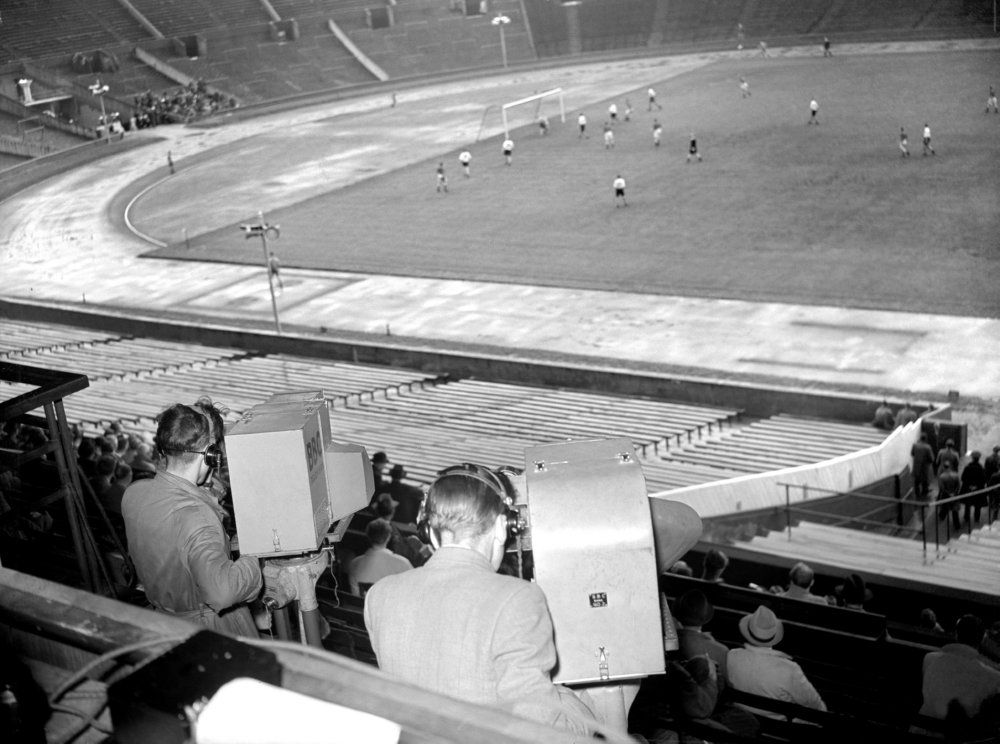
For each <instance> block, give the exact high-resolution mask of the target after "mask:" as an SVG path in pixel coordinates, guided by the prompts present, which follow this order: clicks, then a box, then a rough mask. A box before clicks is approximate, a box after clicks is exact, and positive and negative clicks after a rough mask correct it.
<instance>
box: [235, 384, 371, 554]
mask: <svg viewBox="0 0 1000 744" xmlns="http://www.w3.org/2000/svg"><path fill="white" fill-rule="evenodd" d="M226 455H227V459H228V461H229V477H230V485H231V487H232V493H233V511H234V512H235V515H236V531H237V534H238V535H239V546H240V553H241V554H243V555H257V556H262V557H277V556H285V555H298V554H300V553H307V552H311V551H315V550H318V549H320V548H321V547H323V544H324V540H325V538H326V534H327V532H328V531H329V529H330V525H332V524H333V523H334V522H336V521H338V520H340V519H343V518H344V517H346V516H348V515H350V514H353V513H355V512H357V511H360V510H361V509H364V508H365V507H366V506H368V504H369V503H370V501H371V497H372V494H373V492H374V490H375V482H374V477H373V475H372V468H371V463H370V461H369V459H368V453H367V452H366V450H365V448H364V447H362V446H361V445H358V444H351V443H342V442H335V441H333V437H332V434H331V431H330V412H329V409H328V408H327V403H326V398H325V396H324V395H323V392H322V391H321V390H309V391H292V392H287V393H279V394H276V395H273V396H271V397H270V398H268V400H267V401H265V402H264V403H261V404H260V405H257V406H254V407H253V408H251V409H250V410H249V411H247V412H246V413H245V414H244V415H243V416H242V417H241V418H240V419H239V421H236V422H235V423H234V424H232V425H231V426H230V427H229V431H227V432H226Z"/></svg>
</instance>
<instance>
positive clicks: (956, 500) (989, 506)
mask: <svg viewBox="0 0 1000 744" xmlns="http://www.w3.org/2000/svg"><path fill="white" fill-rule="evenodd" d="M778 485H779V486H781V487H783V488H784V489H785V528H786V530H787V531H788V539H789V541H791V539H792V527H793V520H792V515H793V514H801V515H806V516H815V517H823V518H826V519H835V520H837V521H839V522H840V523H841V524H843V523H848V524H855V525H870V526H875V527H885V526H886V523H885V522H880V521H877V520H872V519H867V518H865V517H858V516H851V515H844V514H834V513H832V512H824V511H821V510H818V509H810V508H807V507H803V506H792V496H791V493H792V489H793V488H798V489H801V490H802V491H803V493H807V492H809V491H822V492H826V493H829V494H836V495H839V496H845V497H847V496H850V497H852V498H853V497H858V498H861V499H867V500H869V501H877V502H882V503H890V504H902V503H910V504H911V505H912V506H913V508H915V509H919V510H920V527H919V528H918V527H910V526H908V525H895V526H894V529H895V530H897V531H901V532H910V533H913V534H914V535H915V534H917V533H919V534H920V537H921V542H922V544H923V551H922V552H923V562H924V564H926V563H927V543H928V536H927V521H928V519H927V516H928V509H932V510H933V512H932V520H933V523H934V550H935V554H936V555H938V556H939V555H940V554H941V545H942V542H941V533H940V525H939V522H940V520H941V519H944V520H945V540H944V545H946V546H947V544H948V543H950V542H951V539H952V522H953V521H960V519H961V518H960V517H957V516H953V513H952V510H955V512H956V514H957V511H958V510H959V508H960V507H959V504H963V503H964V504H966V507H967V508H968V505H969V504H971V502H972V501H974V500H978V499H979V498H983V499H984V501H985V507H984V508H985V509H986V516H987V528H988V529H992V521H993V520H992V519H991V517H992V515H993V514H994V512H995V511H996V510H997V506H996V505H995V504H994V498H991V496H992V495H993V494H996V498H997V499H1000V486H988V487H986V488H981V489H979V490H978V491H969V492H968V493H963V494H957V495H955V496H949V497H948V498H945V499H934V500H933V501H920V500H916V499H914V500H912V501H911V500H909V499H908V497H909V496H910V494H912V493H914V491H913V489H912V488H911V489H910V490H909V491H907V492H906V494H904V495H903V496H902V497H901V498H899V499H896V498H891V497H888V496H880V495H878V494H866V493H848V492H844V491H839V490H835V489H828V488H822V487H818V486H809V485H805V484H798V483H779V484H778ZM980 506H982V504H980ZM957 534H961V529H959V530H957ZM965 534H966V535H967V536H968V537H969V538H970V539H971V537H972V520H971V519H967V520H965ZM950 551H951V549H950V548H949V549H947V550H946V552H950Z"/></svg>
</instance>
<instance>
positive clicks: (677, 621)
mask: <svg viewBox="0 0 1000 744" xmlns="http://www.w3.org/2000/svg"><path fill="white" fill-rule="evenodd" d="M72 437H73V444H74V446H75V448H76V452H77V463H76V464H77V466H78V472H79V474H80V476H81V478H82V479H83V481H85V482H86V483H87V484H88V486H85V488H87V487H89V488H90V489H92V490H93V493H94V494H95V495H96V497H97V499H99V500H100V503H101V504H102V505H103V507H104V510H105V511H106V512H107V514H108V515H109V517H111V519H112V524H120V522H121V513H122V498H123V494H124V492H125V489H126V488H127V487H128V486H129V485H130V484H131V483H132V482H134V481H136V480H141V479H145V478H150V477H152V476H153V475H154V474H156V472H157V469H158V456H157V453H156V452H155V450H154V446H153V442H152V439H151V438H150V437H148V436H143V435H139V434H135V433H129V432H127V431H125V430H124V429H123V427H122V425H121V424H119V423H113V424H111V425H110V426H108V427H107V429H106V430H105V431H104V432H103V433H102V434H100V435H98V436H84V435H83V434H82V433H81V432H80V431H79V430H78V429H76V428H74V429H73V431H72ZM46 443H47V435H46V433H45V431H44V430H42V429H39V428H36V427H33V426H27V425H21V424H17V423H13V422H8V423H7V424H5V425H4V427H3V429H2V431H0V448H3V449H10V450H19V451H22V452H30V451H33V450H37V449H39V448H42V447H44V446H45V445H46ZM978 455H979V453H972V455H971V457H970V459H969V462H968V463H967V464H966V465H965V468H964V469H963V470H962V475H961V476H957V475H956V478H957V480H958V483H959V486H958V488H961V489H974V488H975V487H977V486H978V487H980V488H981V486H982V484H984V483H986V482H989V481H990V479H991V478H995V477H996V474H997V470H998V466H1000V463H998V459H1000V447H996V448H994V451H993V453H992V454H991V455H990V457H988V458H986V461H985V462H983V463H980V459H981V458H980V457H979V456H978ZM960 459H961V458H960V456H959V455H958V453H957V452H956V451H955V449H954V443H953V442H951V441H950V440H949V441H948V442H946V443H945V446H944V447H943V448H942V449H941V450H940V452H938V453H937V454H936V455H935V456H934V459H933V465H934V466H936V467H937V468H938V475H937V479H938V482H939V488H942V489H944V488H945V487H944V486H942V485H941V480H942V479H943V478H944V479H945V480H947V477H949V476H948V475H947V474H949V473H957V465H958V463H959V462H960ZM40 462H41V463H44V458H43V459H42V460H41V461H40ZM928 464H929V465H930V464H931V463H930V462H929V463H928ZM970 468H971V471H970ZM970 472H971V474H970V475H966V474H967V473H970ZM406 475H407V474H406V469H405V467H404V466H403V465H401V464H399V463H391V462H390V460H389V458H388V456H387V455H386V454H385V453H384V452H376V453H375V454H374V455H373V457H372V477H373V482H374V484H375V490H374V496H373V498H372V501H371V504H370V506H369V507H368V508H367V509H366V510H365V511H364V512H363V514H364V515H365V517H366V518H367V524H366V525H365V527H364V530H365V535H366V538H367V540H368V543H369V547H368V549H367V550H365V551H364V552H363V553H361V554H360V555H357V556H356V557H352V558H351V559H349V560H347V561H346V562H345V565H342V567H341V568H342V570H343V575H344V577H345V578H346V581H344V582H343V584H342V585H344V586H345V589H346V588H349V591H350V592H351V593H352V594H354V595H355V596H357V597H359V598H360V597H364V595H365V593H366V591H367V590H368V589H369V588H370V587H371V586H372V585H373V584H374V583H376V582H378V581H379V580H381V579H382V578H385V577H387V576H391V575H394V574H398V573H402V572H404V571H409V570H412V569H413V568H416V567H419V566H421V565H423V564H424V563H425V562H426V561H427V560H428V559H429V558H430V557H431V555H432V550H431V548H430V547H429V546H428V545H427V544H426V543H425V541H424V540H422V539H421V538H420V537H419V535H418V522H419V519H420V511H421V507H422V501H423V498H424V495H423V491H422V490H421V489H420V488H417V487H416V486H413V485H411V484H409V483H407V482H406ZM20 478H28V479H30V480H32V481H33V482H35V483H36V484H46V485H50V486H57V485H58V483H57V482H55V481H53V480H52V479H53V473H52V468H51V463H49V467H47V468H46V467H42V468H41V469H36V470H28V471H25V470H24V469H23V468H22V470H21V471H20V472H19V473H15V472H13V471H11V470H9V469H0V515H2V514H3V512H6V511H8V510H9V508H10V507H9V506H8V505H7V502H6V501H5V500H4V498H3V494H4V492H9V493H14V492H15V491H19V490H20V489H21V483H20V480H19V479H20ZM220 496H221V494H220ZM223 500H224V499H223ZM976 517H977V518H978V515H976ZM57 518H58V517H57ZM966 518H968V515H967V517H966ZM12 528H13V529H15V530H17V531H19V534H18V536H19V537H22V538H23V537H25V536H26V533H30V532H31V531H35V532H45V531H48V530H50V529H51V528H52V517H50V516H48V515H47V514H45V513H44V512H32V513H30V514H29V515H27V516H24V517H21V518H20V519H19V520H18V521H16V522H11V521H9V520H4V530H5V531H6V532H8V534H10V529H12ZM729 563H730V561H729V558H728V557H727V556H726V554H725V553H724V552H723V551H722V550H719V549H718V548H712V549H709V550H708V551H707V552H706V553H705V555H704V557H703V559H702V561H701V571H700V574H699V578H698V579H695V572H694V571H693V570H692V568H691V565H690V564H689V563H687V562H685V561H678V562H676V563H675V564H674V565H673V566H672V567H671V568H670V569H669V573H671V574H675V575H677V576H681V577H687V578H689V579H690V580H692V581H695V580H700V581H701V582H704V587H705V590H704V591H702V590H701V589H690V590H687V591H685V592H684V593H683V594H681V595H680V596H677V597H673V598H671V600H670V604H669V607H670V609H671V612H670V614H669V615H665V622H670V623H673V624H674V627H675V630H676V635H675V637H676V644H675V647H674V646H671V645H670V644H667V645H666V646H665V647H666V649H667V651H668V653H667V665H666V670H665V674H664V675H662V676H660V677H657V684H659V685H660V687H659V688H658V694H657V698H656V699H655V700H653V701H650V700H649V699H646V698H644V697H643V693H640V698H639V700H638V701H637V703H636V705H635V707H634V711H635V716H634V718H635V721H636V726H637V727H638V728H639V729H642V727H644V726H646V729H645V731H644V733H645V734H647V735H649V736H650V738H651V740H653V741H657V740H660V739H658V737H664V736H666V734H665V733H664V731H657V730H655V725H654V726H653V729H652V730H651V729H649V728H648V722H649V721H654V722H658V723H657V724H656V725H662V724H663V722H664V721H670V720H673V721H690V722H696V723H697V724H699V725H700V726H702V727H703V728H702V729H700V730H701V731H706V730H707V731H713V730H714V731H716V732H718V736H717V739H713V737H711V736H708V737H706V739H705V740H709V741H711V740H720V741H724V740H726V736H729V735H732V736H736V737H739V736H742V737H754V736H756V735H758V733H759V732H760V731H761V727H762V725H766V724H765V719H768V718H773V717H775V716H779V717H780V716H781V715H783V714H779V713H776V712H775V710H773V709H770V708H767V707H764V708H758V707H755V706H754V705H752V704H750V702H748V701H747V699H746V698H744V699H740V698H739V694H741V693H743V694H747V695H750V696H757V697H756V698H752V700H757V701H759V700H760V699H771V700H775V701H783V702H785V703H791V704H794V705H797V706H801V707H802V708H803V709H810V710H813V711H819V712H823V711H826V710H827V707H828V702H827V701H825V700H824V696H823V694H821V692H820V690H819V689H818V688H817V685H816V684H815V683H814V681H813V680H811V679H810V677H809V676H808V675H807V673H806V672H805V671H804V670H803V667H802V666H801V665H800V664H799V662H798V661H797V660H796V658H794V657H793V656H792V655H790V654H788V653H786V652H784V651H782V650H781V649H780V648H779V647H780V646H781V645H782V641H783V640H784V638H785V634H786V623H787V622H788V619H787V618H786V619H783V617H782V615H781V614H779V613H778V612H776V611H775V610H774V609H772V608H771V607H768V606H767V605H766V604H760V605H759V606H757V607H756V609H754V610H753V611H752V612H746V613H745V614H743V615H742V616H741V617H740V618H739V620H738V622H735V621H734V625H736V626H737V627H736V628H734V629H733V632H732V633H731V634H730V637H735V633H736V632H737V631H738V634H739V637H740V638H741V639H742V645H740V646H732V647H730V646H727V645H725V644H724V643H721V642H720V641H718V640H716V639H715V638H714V637H713V636H712V634H711V632H710V630H706V626H709V625H710V624H711V622H712V621H713V618H715V617H716V608H715V607H713V605H712V603H711V602H710V601H709V598H708V596H706V593H707V592H708V590H709V588H710V587H713V586H714V587H721V586H725V585H726V584H727V579H726V571H727V568H729ZM815 580H816V576H815V572H814V571H813V569H812V568H811V567H810V566H809V565H807V564H806V563H804V562H797V563H795V564H794V565H792V566H791V568H790V570H789V572H788V579H787V584H785V585H782V586H771V587H769V588H764V587H762V586H757V585H755V584H750V588H751V589H756V590H757V591H759V592H761V593H766V594H771V595H776V596H778V597H781V598H783V599H787V600H791V601H793V602H794V601H797V602H802V603H803V604H806V603H808V604H809V605H816V606H824V605H825V606H832V607H837V608H842V609H841V610H840V611H843V610H849V611H853V612H859V613H864V612H866V611H867V610H866V606H869V605H870V603H871V601H872V591H871V590H870V589H869V588H868V587H867V586H866V584H865V581H864V579H863V578H862V577H861V576H860V575H858V574H854V573H852V574H850V575H848V576H845V577H843V579H842V580H841V582H840V583H839V584H838V585H837V586H836V587H834V588H833V591H832V592H830V593H829V594H826V595H823V594H817V593H814V589H815ZM991 620H992V618H991ZM913 625H914V627H920V628H922V629H924V630H925V631H927V632H928V633H933V634H937V635H939V636H940V637H941V640H942V641H949V642H945V643H943V644H942V645H941V646H940V648H938V649H936V650H933V651H929V652H928V653H927V654H926V657H925V658H924V662H923V679H922V687H921V692H922V698H921V703H922V704H921V707H920V710H919V714H920V715H921V716H924V718H923V719H917V723H916V724H915V726H916V729H920V726H921V725H930V724H928V721H931V720H933V719H936V720H938V721H941V722H943V725H948V726H960V727H961V730H962V731H963V732H980V731H993V732H997V731H1000V729H998V728H997V727H998V726H1000V620H997V621H995V622H992V624H988V623H987V622H984V620H983V619H982V618H980V617H977V616H975V615H969V614H966V615H962V616H961V617H959V618H958V619H957V621H956V622H955V623H954V625H953V627H951V628H950V629H946V628H945V627H943V626H942V624H941V623H940V622H939V621H938V618H937V615H936V613H935V612H934V610H933V609H932V608H929V607H928V608H925V609H924V610H923V611H922V612H921V613H920V615H919V618H917V617H915V618H914V619H913ZM666 635H670V634H665V636H666ZM886 637H887V636H886ZM758 704H759V703H758ZM644 716H645V718H644ZM991 727H992V728H991ZM921 730H922V729H921ZM933 730H934V731H938V730H939V729H933ZM671 733H673V732H671ZM667 738H669V737H667ZM686 740H690V741H700V740H699V739H698V738H697V737H692V738H690V739H686Z"/></svg>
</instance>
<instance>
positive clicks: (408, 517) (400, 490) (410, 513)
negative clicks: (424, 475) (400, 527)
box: [389, 464, 424, 524]
mask: <svg viewBox="0 0 1000 744" xmlns="http://www.w3.org/2000/svg"><path fill="white" fill-rule="evenodd" d="M405 477H406V469H405V468H404V467H403V466H402V465H399V464H396V465H393V466H392V469H391V470H390V471H389V479H390V480H389V493H390V494H391V495H392V498H394V499H395V500H396V502H397V504H398V506H397V507H396V521H397V522H403V523H404V524H416V523H417V515H418V514H419V513H420V505H421V504H422V503H423V501H424V492H423V491H421V490H420V489H419V488H417V487H416V486H411V485H409V484H408V483H403V478H405Z"/></svg>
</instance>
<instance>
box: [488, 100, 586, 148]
mask: <svg viewBox="0 0 1000 744" xmlns="http://www.w3.org/2000/svg"><path fill="white" fill-rule="evenodd" d="M557 117H558V118H559V121H560V122H562V123H564V124H565V123H566V103H565V101H564V99H563V89H562V88H553V89H552V90H546V91H544V92H542V93H535V94H534V95H530V96H526V97H524V98H521V99H518V100H517V101H511V102H510V103H504V104H502V105H500V106H496V105H493V106H487V107H486V110H485V111H484V112H483V120H482V122H481V123H480V125H479V134H477V135H476V142H478V141H479V140H480V139H481V138H482V137H484V136H487V137H489V136H492V135H494V134H496V133H497V131H500V132H503V135H504V137H509V136H510V133H511V131H512V130H514V129H517V128H518V127H523V126H527V125H529V124H533V125H535V126H538V122H539V120H541V119H542V118H544V119H546V120H547V121H555V119H556V118H557Z"/></svg>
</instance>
